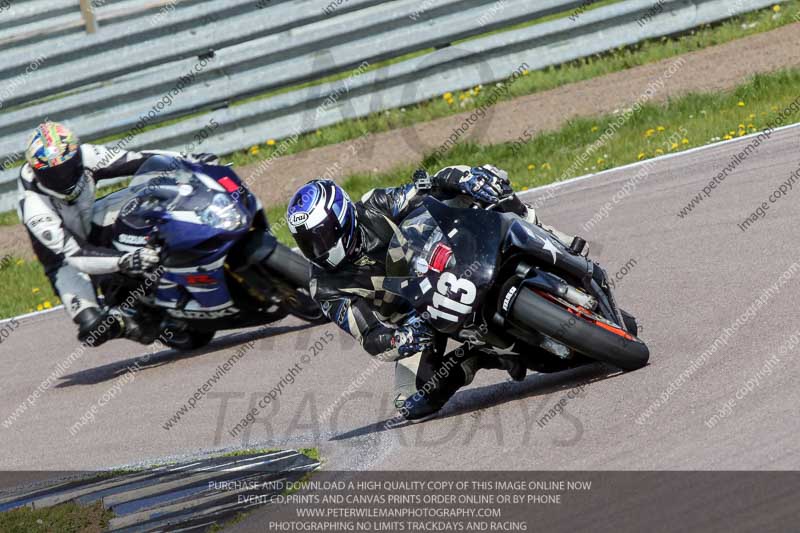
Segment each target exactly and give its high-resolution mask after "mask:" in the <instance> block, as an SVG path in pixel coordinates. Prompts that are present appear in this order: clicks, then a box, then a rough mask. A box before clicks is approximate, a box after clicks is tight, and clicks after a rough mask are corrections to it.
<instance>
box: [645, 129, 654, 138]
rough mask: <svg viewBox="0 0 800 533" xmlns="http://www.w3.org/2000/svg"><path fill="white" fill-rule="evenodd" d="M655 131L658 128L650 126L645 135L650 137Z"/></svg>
mask: <svg viewBox="0 0 800 533" xmlns="http://www.w3.org/2000/svg"><path fill="white" fill-rule="evenodd" d="M655 132H656V130H654V129H653V128H650V129H649V130H647V131H646V132H644V136H645V137H650V136H651V135H653V134H654V133H655Z"/></svg>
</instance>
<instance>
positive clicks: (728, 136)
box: [723, 135, 733, 141]
mask: <svg viewBox="0 0 800 533" xmlns="http://www.w3.org/2000/svg"><path fill="white" fill-rule="evenodd" d="M723 139H725V140H726V141H730V140H731V139H733V137H732V136H731V135H726V136H724V137H723Z"/></svg>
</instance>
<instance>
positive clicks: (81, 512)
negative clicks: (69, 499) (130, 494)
mask: <svg viewBox="0 0 800 533" xmlns="http://www.w3.org/2000/svg"><path fill="white" fill-rule="evenodd" d="M113 515H114V514H113V513H112V512H111V511H109V510H107V509H106V508H105V507H103V504H102V503H100V502H97V503H95V504H92V505H88V506H81V505H78V504H76V503H64V504H61V505H56V506H53V507H46V508H43V509H30V508H28V507H22V508H19V509H13V510H11V511H8V512H5V513H0V531H3V532H4V533H52V532H55V531H57V532H58V533H100V532H102V531H106V529H107V528H108V522H109V520H111V518H112V517H113Z"/></svg>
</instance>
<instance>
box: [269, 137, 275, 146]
mask: <svg viewBox="0 0 800 533" xmlns="http://www.w3.org/2000/svg"><path fill="white" fill-rule="evenodd" d="M267 146H275V139H270V140H268V141H267Z"/></svg>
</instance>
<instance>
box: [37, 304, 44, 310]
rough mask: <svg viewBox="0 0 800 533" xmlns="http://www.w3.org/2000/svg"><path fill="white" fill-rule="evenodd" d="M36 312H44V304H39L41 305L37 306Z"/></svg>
mask: <svg viewBox="0 0 800 533" xmlns="http://www.w3.org/2000/svg"><path fill="white" fill-rule="evenodd" d="M36 310H37V311H44V306H43V305H42V304H39V305H37V306H36Z"/></svg>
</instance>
